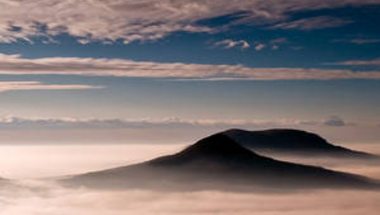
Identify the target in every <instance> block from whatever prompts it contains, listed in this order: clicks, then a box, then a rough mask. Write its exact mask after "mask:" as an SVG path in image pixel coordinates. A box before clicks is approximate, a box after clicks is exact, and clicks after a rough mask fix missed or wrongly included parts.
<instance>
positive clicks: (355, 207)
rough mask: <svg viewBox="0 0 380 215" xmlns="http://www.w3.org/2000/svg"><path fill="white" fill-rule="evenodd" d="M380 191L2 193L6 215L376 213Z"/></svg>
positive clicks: (46, 189)
mask: <svg viewBox="0 0 380 215" xmlns="http://www.w3.org/2000/svg"><path fill="white" fill-rule="evenodd" d="M379 201H380V193H379V192H371V191H344V190H340V191H331V190H319V191H309V192H294V193H283V194H280V193H233V192H223V191H197V192H157V191H149V190H128V191H107V190H102V191H99V190H89V189H67V188H62V187H60V186H58V185H56V184H50V183H47V182H44V183H41V182H39V183H37V182H28V183H25V182H24V183H23V184H22V185H20V187H8V188H3V189H1V191H0V214H4V215H25V214H27V215H67V214H75V215H89V214H91V215H125V214H139V215H148V214H165V215H171V214H173V215H181V214H189V215H190V214H194V215H195V214H196V215H203V214H205V215H206V214H221V215H224V214H226V215H227V214H242V215H244V214H247V215H248V214H250V215H252V214H260V215H261V214H270V215H276V214H288V215H314V214H325V215H330V214H335V215H336V214H345V215H362V214H366V215H377V214H378V211H379V210H380V205H379V204H378V203H379Z"/></svg>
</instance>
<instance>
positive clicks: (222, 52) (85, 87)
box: [0, 0, 380, 144]
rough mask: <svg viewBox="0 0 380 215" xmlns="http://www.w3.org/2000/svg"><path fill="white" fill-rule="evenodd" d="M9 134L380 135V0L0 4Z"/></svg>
mask: <svg viewBox="0 0 380 215" xmlns="http://www.w3.org/2000/svg"><path fill="white" fill-rule="evenodd" d="M0 10H1V11H2V12H1V14H0V134H1V135H0V143H1V144H11V143H83V142H86V143H152V142H157V143H158V142H159V143H176V142H181V143H183V142H187V141H193V140H196V139H197V138H200V137H202V136H204V135H207V134H210V133H212V132H216V131H220V130H223V129H228V128H232V127H239V128H246V129H252V130H258V129H267V128H278V127H281V128H282V127H286V128H296V129H304V130H309V131H313V132H317V133H319V134H321V135H322V136H324V137H326V138H327V139H329V140H332V141H338V142H342V143H349V142H355V143H358V142H365V143H380V117H379V116H380V109H379V108H378V107H379V106H380V93H379V92H380V51H379V50H380V49H379V48H380V28H379V27H378V26H379V24H380V21H378V20H380V13H379V12H380V1H379V0H340V1H337V0H239V1H236V0H218V1H214V0H204V1H196V0H161V1H157V0H112V1H111V0H102V1H100V0H86V1H83V0H49V1H43V0H36V1H25V0H0Z"/></svg>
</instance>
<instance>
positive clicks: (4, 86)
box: [0, 81, 102, 93]
mask: <svg viewBox="0 0 380 215" xmlns="http://www.w3.org/2000/svg"><path fill="white" fill-rule="evenodd" d="M97 88H102V87H100V86H91V85H78V84H77V85H64V84H43V83H41V82H38V81H1V82H0V93H2V92H6V91H20V90H24V91H25V90H86V89H97Z"/></svg>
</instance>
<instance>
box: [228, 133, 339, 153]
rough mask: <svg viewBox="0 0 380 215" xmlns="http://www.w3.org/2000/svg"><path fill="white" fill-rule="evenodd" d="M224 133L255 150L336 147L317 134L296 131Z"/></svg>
mask: <svg viewBox="0 0 380 215" xmlns="http://www.w3.org/2000/svg"><path fill="white" fill-rule="evenodd" d="M222 133H223V134H225V135H227V136H229V137H231V138H232V139H234V140H235V141H237V142H239V143H240V144H243V145H245V146H248V147H253V148H256V147H258V148H284V149H304V148H313V149H318V148H319V149H323V148H335V147H336V146H334V145H332V144H330V143H328V142H327V141H326V140H325V139H323V138H322V137H320V136H318V135H317V134H313V133H310V132H307V131H302V130H295V129H270V130H263V131H245V130H240V129H230V130H227V131H224V132H222Z"/></svg>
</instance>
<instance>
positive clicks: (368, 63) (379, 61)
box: [333, 58, 380, 66]
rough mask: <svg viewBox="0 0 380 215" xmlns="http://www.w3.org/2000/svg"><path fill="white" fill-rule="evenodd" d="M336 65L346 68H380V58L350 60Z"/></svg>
mask: <svg viewBox="0 0 380 215" xmlns="http://www.w3.org/2000/svg"><path fill="white" fill-rule="evenodd" d="M333 64H335V65H344V66H380V58H377V59H374V60H350V61H342V62H337V63H333Z"/></svg>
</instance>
